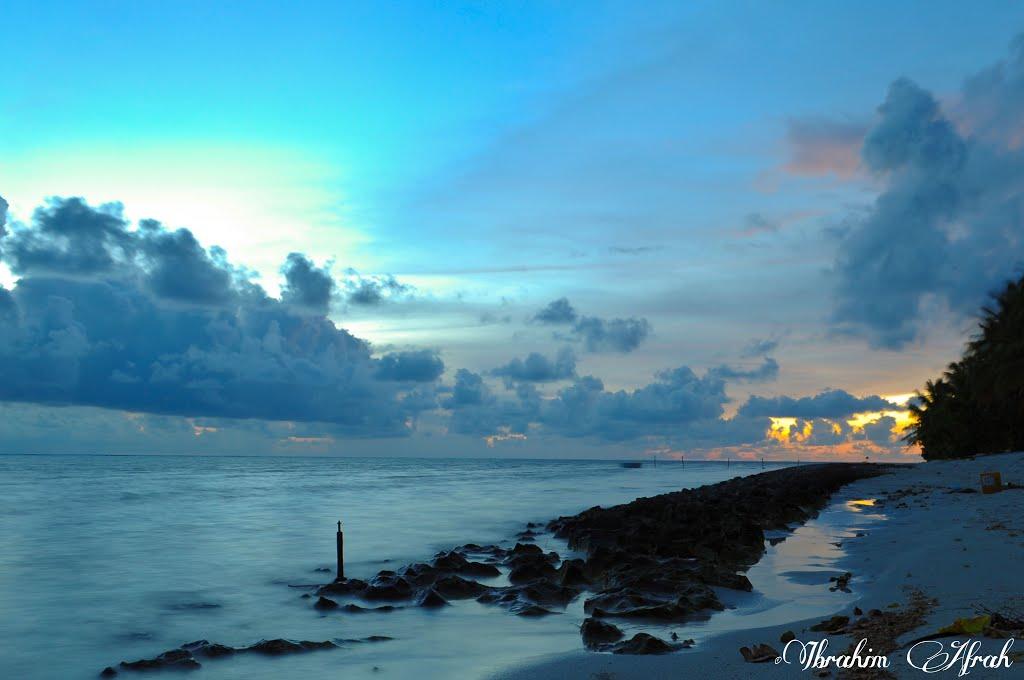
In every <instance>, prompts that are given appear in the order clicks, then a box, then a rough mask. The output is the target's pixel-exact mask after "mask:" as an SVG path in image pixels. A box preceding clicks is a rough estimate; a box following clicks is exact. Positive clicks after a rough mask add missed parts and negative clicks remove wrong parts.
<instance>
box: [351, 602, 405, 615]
mask: <svg viewBox="0 0 1024 680" xmlns="http://www.w3.org/2000/svg"><path fill="white" fill-rule="evenodd" d="M396 609H399V607H395V606H393V605H390V604H385V605H381V606H380V607H360V606H359V605H357V604H352V603H349V604H344V605H342V606H341V611H343V612H346V613H348V614H365V613H368V612H381V613H384V612H393V611H395V610H396Z"/></svg>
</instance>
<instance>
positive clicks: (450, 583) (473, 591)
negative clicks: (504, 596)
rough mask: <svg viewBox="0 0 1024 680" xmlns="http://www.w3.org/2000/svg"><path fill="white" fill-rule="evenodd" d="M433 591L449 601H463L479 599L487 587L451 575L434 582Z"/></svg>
mask: <svg viewBox="0 0 1024 680" xmlns="http://www.w3.org/2000/svg"><path fill="white" fill-rule="evenodd" d="M434 589H435V590H436V591H437V592H438V593H440V594H441V595H442V596H443V597H446V598H448V599H449V600H464V599H467V598H471V597H479V596H480V595H481V594H483V593H484V592H485V591H486V590H487V586H484V585H483V584H480V583H477V582H476V581H470V580H467V579H464V578H462V577H461V576H455V575H454V574H451V575H448V576H443V577H441V578H439V579H438V580H437V581H435V582H434Z"/></svg>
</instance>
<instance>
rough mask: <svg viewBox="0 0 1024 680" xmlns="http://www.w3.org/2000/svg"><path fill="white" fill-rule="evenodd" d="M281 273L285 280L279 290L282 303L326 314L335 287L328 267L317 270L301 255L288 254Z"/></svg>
mask: <svg viewBox="0 0 1024 680" xmlns="http://www.w3.org/2000/svg"><path fill="white" fill-rule="evenodd" d="M281 273H282V274H284V279H285V285H284V287H283V288H282V289H281V301H282V302H284V303H286V304H289V305H294V306H296V307H303V308H306V309H309V310H311V311H314V312H318V313H320V314H326V313H327V310H328V308H329V307H330V304H331V298H332V297H333V296H334V290H335V287H336V286H335V283H334V279H333V278H331V272H330V270H329V268H328V267H324V268H322V269H318V268H317V267H316V266H315V265H314V264H313V261H312V260H310V259H309V258H308V257H306V256H305V255H303V254H302V253H289V255H288V259H287V260H285V263H284V266H283V267H281Z"/></svg>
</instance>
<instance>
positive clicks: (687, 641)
mask: <svg viewBox="0 0 1024 680" xmlns="http://www.w3.org/2000/svg"><path fill="white" fill-rule="evenodd" d="M695 644H697V642H696V641H695V640H694V639H693V638H687V639H685V640H683V642H682V644H681V645H680V646H681V647H683V648H684V649H689V648H691V647H693V646H694V645H695Z"/></svg>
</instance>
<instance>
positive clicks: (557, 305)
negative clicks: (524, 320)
mask: <svg viewBox="0 0 1024 680" xmlns="http://www.w3.org/2000/svg"><path fill="white" fill-rule="evenodd" d="M577 318H578V314H577V313H576V309H575V308H574V307H573V306H572V304H571V303H570V302H569V300H568V298H564V297H563V298H558V299H557V300H552V301H551V302H549V303H548V304H547V306H546V307H544V309H542V310H540V311H539V312H537V313H536V314H534V315H533V321H535V322H537V323H543V324H567V323H573V322H575V321H576V319H577Z"/></svg>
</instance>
